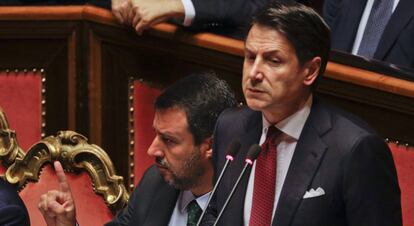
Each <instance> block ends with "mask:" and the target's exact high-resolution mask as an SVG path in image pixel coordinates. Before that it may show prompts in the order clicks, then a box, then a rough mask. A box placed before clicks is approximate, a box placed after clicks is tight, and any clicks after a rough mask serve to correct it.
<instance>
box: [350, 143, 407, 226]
mask: <svg viewBox="0 0 414 226" xmlns="http://www.w3.org/2000/svg"><path fill="white" fill-rule="evenodd" d="M343 170H344V172H343V175H344V177H343V196H344V197H343V198H344V201H345V208H346V213H347V222H348V225H355V226H357V225H377V226H380V225H383V226H386V225H394V226H401V225H402V213H401V203H400V199H401V198H400V195H401V194H400V193H401V192H400V188H399V185H398V179H397V173H396V169H395V166H394V161H393V158H392V155H391V151H390V150H389V148H388V146H387V145H386V144H385V143H384V141H383V140H382V139H381V138H380V137H378V136H375V135H371V136H367V137H363V138H361V139H360V140H359V141H358V142H357V143H356V144H355V145H354V148H353V150H352V151H351V152H350V153H349V155H348V156H346V157H345V159H344V168H343Z"/></svg>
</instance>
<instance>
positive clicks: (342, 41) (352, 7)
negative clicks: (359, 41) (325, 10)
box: [332, 0, 367, 52]
mask: <svg viewBox="0 0 414 226" xmlns="http://www.w3.org/2000/svg"><path fill="white" fill-rule="evenodd" d="M366 2H367V0H350V1H342V4H343V5H342V6H341V10H340V12H339V15H338V16H337V18H336V19H335V20H334V25H333V26H332V34H333V35H332V49H339V50H344V51H347V52H351V51H352V46H353V44H354V40H355V36H356V33H357V31H358V27H359V21H360V20H361V17H362V13H363V12H364V9H365V5H366Z"/></svg>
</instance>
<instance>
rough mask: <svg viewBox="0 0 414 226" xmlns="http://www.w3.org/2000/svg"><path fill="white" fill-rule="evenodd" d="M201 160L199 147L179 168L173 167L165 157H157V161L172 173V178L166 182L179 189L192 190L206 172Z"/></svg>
mask: <svg viewBox="0 0 414 226" xmlns="http://www.w3.org/2000/svg"><path fill="white" fill-rule="evenodd" d="M200 160H201V153H200V149H198V148H196V149H194V150H193V152H192V153H191V155H190V156H189V157H188V158H187V159H186V160H185V161H184V164H183V166H182V167H181V168H179V169H178V170H173V169H171V165H170V164H169V163H168V162H167V160H166V159H165V158H159V157H157V158H156V161H157V163H158V164H160V165H161V166H163V167H166V168H168V170H169V171H170V173H171V175H172V179H171V180H169V181H166V182H167V183H169V184H170V185H171V186H173V187H174V188H176V189H179V190H190V189H191V188H193V187H195V186H197V185H198V184H199V183H200V179H201V176H202V175H203V174H204V172H205V169H204V167H203V166H202V164H201V163H200Z"/></svg>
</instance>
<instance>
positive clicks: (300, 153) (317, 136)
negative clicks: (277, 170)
mask: <svg viewBox="0 0 414 226" xmlns="http://www.w3.org/2000/svg"><path fill="white" fill-rule="evenodd" d="M261 131H262V116H261V113H260V112H255V111H252V110H250V109H248V108H242V109H240V108H239V109H231V110H227V111H225V112H224V113H223V114H222V115H221V116H220V117H219V120H218V123H217V126H216V131H215V134H214V146H213V148H214V154H215V155H214V163H215V170H216V172H220V169H221V168H222V167H223V164H224V161H225V151H226V148H227V146H228V145H229V143H230V142H231V141H232V140H234V139H240V141H241V144H242V146H241V150H240V152H239V154H238V155H237V157H236V159H235V161H234V162H233V163H231V164H232V165H230V167H229V170H228V171H227V172H226V174H225V175H224V176H223V180H222V183H221V186H219V188H218V190H217V193H216V194H217V196H214V198H213V203H212V205H210V208H209V212H208V216H207V218H206V220H205V221H203V225H211V222H212V221H214V217H215V216H217V213H218V212H219V211H220V210H221V208H222V206H223V204H224V201H225V199H226V198H227V196H228V194H229V192H230V190H231V188H232V186H233V184H234V183H235V180H236V179H237V177H238V175H239V174H240V172H241V169H242V167H243V165H244V159H245V156H246V152H247V150H248V148H249V147H250V146H251V145H252V144H255V143H258V142H259V139H260V136H261ZM249 174H250V172H248V173H247V174H246V175H245V177H244V178H243V179H242V181H241V183H240V186H239V187H238V188H237V190H236V192H235V195H234V196H233V199H232V200H231V201H230V203H229V206H228V209H227V210H226V212H225V213H224V214H223V217H222V218H221V221H220V224H219V225H223V226H226V225H243V207H244V199H245V194H246V189H247V182H248V178H249ZM318 187H321V188H323V189H324V191H325V193H326V194H325V195H323V196H319V197H315V198H309V199H303V196H304V194H305V192H306V191H308V190H310V189H311V188H314V189H317V188H318ZM401 221H402V220H401V206H400V189H399V186H398V181H397V175H396V170H395V166H394V162H393V159H392V155H391V153H390V151H389V149H388V146H387V145H386V144H385V143H384V141H383V139H382V138H380V137H379V136H377V135H375V134H373V133H372V132H370V131H369V129H367V128H366V126H365V125H364V124H363V123H362V122H359V121H358V120H357V119H355V118H354V117H352V116H348V115H345V114H344V113H341V112H339V111H337V110H335V109H333V108H331V107H328V106H325V105H323V104H322V103H320V101H319V100H318V99H316V98H314V103H313V105H312V108H311V113H310V115H309V118H308V119H307V121H306V123H305V126H304V128H303V131H302V133H301V135H300V138H299V140H298V143H297V146H296V149H295V153H294V155H293V158H292V162H291V163H290V166H289V169H288V173H287V176H286V179H285V182H284V185H283V188H282V191H281V195H280V199H279V202H278V206H277V209H276V213H275V216H274V220H273V226H288V225H293V226H304V225H306V226H331V225H334V226H341V225H348V226H349V225H355V226H361V225H363V226H381V225H384V226H391V225H393V226H401V225H402V223H401Z"/></svg>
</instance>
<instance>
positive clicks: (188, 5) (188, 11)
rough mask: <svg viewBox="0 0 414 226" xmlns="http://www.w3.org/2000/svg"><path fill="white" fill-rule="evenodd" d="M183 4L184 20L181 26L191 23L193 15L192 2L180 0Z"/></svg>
mask: <svg viewBox="0 0 414 226" xmlns="http://www.w3.org/2000/svg"><path fill="white" fill-rule="evenodd" d="M181 3H183V6H184V14H185V16H184V21H183V26H185V27H188V26H190V25H191V24H192V23H193V20H194V17H195V9H194V4H193V2H192V1H191V0H181Z"/></svg>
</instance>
